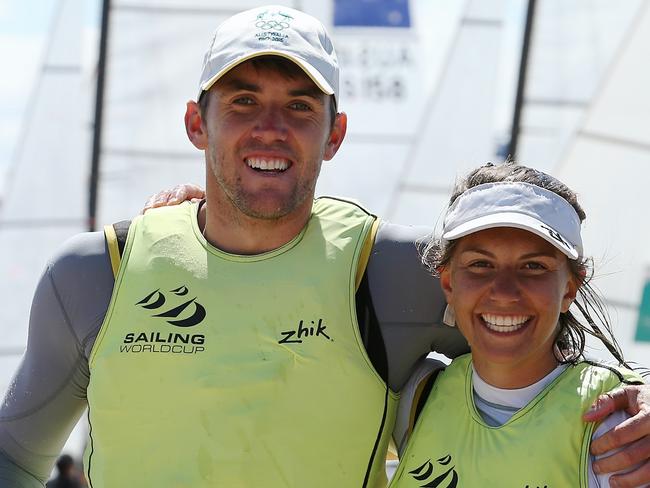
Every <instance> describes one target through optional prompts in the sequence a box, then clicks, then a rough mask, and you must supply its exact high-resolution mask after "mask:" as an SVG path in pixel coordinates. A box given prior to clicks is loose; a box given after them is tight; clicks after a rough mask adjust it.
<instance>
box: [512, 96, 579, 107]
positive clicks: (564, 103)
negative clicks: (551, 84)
mask: <svg viewBox="0 0 650 488" xmlns="http://www.w3.org/2000/svg"><path fill="white" fill-rule="evenodd" d="M524 105H541V106H547V107H575V108H584V107H588V106H589V101H588V100H567V99H562V98H525V97H524Z"/></svg>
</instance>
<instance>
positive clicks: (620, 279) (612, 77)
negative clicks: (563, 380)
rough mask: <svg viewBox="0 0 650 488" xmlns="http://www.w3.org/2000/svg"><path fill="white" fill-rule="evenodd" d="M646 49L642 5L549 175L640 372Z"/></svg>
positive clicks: (649, 13)
mask: <svg viewBox="0 0 650 488" xmlns="http://www.w3.org/2000/svg"><path fill="white" fill-rule="evenodd" d="M648 46H650V4H648V2H643V4H642V5H641V6H640V7H639V8H638V10H637V11H636V12H635V18H634V21H633V23H632V24H631V25H630V28H629V29H628V30H627V32H626V36H625V38H624V40H623V41H622V43H621V44H620V47H619V50H618V52H617V53H616V56H615V58H614V59H613V61H612V63H611V64H610V66H609V67H608V69H607V74H606V75H605V76H604V77H603V78H602V83H601V84H600V86H599V87H598V89H597V91H596V95H595V97H594V100H593V101H592V103H591V104H590V107H589V110H588V111H587V113H586V115H585V118H584V120H582V121H581V122H580V124H579V129H578V131H577V133H576V135H575V137H574V138H573V140H572V141H571V143H570V144H569V147H568V150H567V151H566V153H565V154H564V156H563V157H562V159H561V162H560V165H559V167H558V168H557V170H556V172H557V175H558V176H559V177H560V178H561V179H563V180H564V181H566V182H567V183H568V184H569V185H570V186H572V187H573V188H575V189H576V190H577V191H579V192H580V195H581V198H582V201H583V203H584V206H585V208H586V210H587V214H588V217H587V224H586V226H585V241H586V244H585V245H586V248H587V249H588V250H589V253H590V254H592V255H594V256H595V258H596V269H597V270H598V272H597V277H596V280H595V283H596V284H597V285H598V287H599V288H600V289H601V291H602V293H603V295H604V296H605V298H606V300H607V301H608V302H609V305H610V310H611V311H613V313H612V318H613V322H614V325H615V332H616V335H617V337H618V338H619V339H620V342H621V344H622V346H623V349H624V352H625V353H626V355H627V356H628V357H629V358H630V359H632V360H635V361H637V362H639V363H641V364H643V365H645V366H647V365H648V357H650V342H648V339H647V338H646V341H645V342H641V341H637V340H636V337H635V336H636V325H637V321H638V316H639V305H640V301H641V295H642V291H643V288H644V286H645V284H646V283H645V280H646V278H647V270H648V268H649V267H650V248H649V247H648V242H649V241H650V224H648V221H647V213H648V208H650V207H649V206H648V203H647V202H648V200H647V194H648V181H650V92H649V91H648V89H647V87H648V86H650V66H649V65H648V63H647V59H648Z"/></svg>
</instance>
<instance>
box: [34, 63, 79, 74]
mask: <svg viewBox="0 0 650 488" xmlns="http://www.w3.org/2000/svg"><path fill="white" fill-rule="evenodd" d="M41 70H42V71H43V72H46V73H61V74H65V73H70V74H78V73H81V65H78V64H46V65H44V66H43V67H42V68H41Z"/></svg>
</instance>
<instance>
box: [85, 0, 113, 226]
mask: <svg viewBox="0 0 650 488" xmlns="http://www.w3.org/2000/svg"><path fill="white" fill-rule="evenodd" d="M110 13H111V1H110V0H103V2H102V21H101V32H100V36H99V59H98V63H97V89H96V91H95V118H94V122H95V124H94V125H95V126H94V128H93V142H92V155H91V160H90V176H89V178H88V229H87V230H88V231H90V232H92V231H94V230H95V217H96V216H97V196H98V185H99V168H100V155H101V147H102V123H103V112H104V87H105V82H106V54H107V51H108V28H109V16H110Z"/></svg>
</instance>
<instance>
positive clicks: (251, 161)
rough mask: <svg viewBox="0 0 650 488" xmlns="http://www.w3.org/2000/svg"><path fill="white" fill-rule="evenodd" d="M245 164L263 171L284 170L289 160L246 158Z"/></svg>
mask: <svg viewBox="0 0 650 488" xmlns="http://www.w3.org/2000/svg"><path fill="white" fill-rule="evenodd" d="M246 164H247V165H248V166H250V167H251V168H253V169H261V170H263V171H284V170H285V169H287V168H288V167H289V161H287V160H286V159H281V158H272V159H268V158H246Z"/></svg>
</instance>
